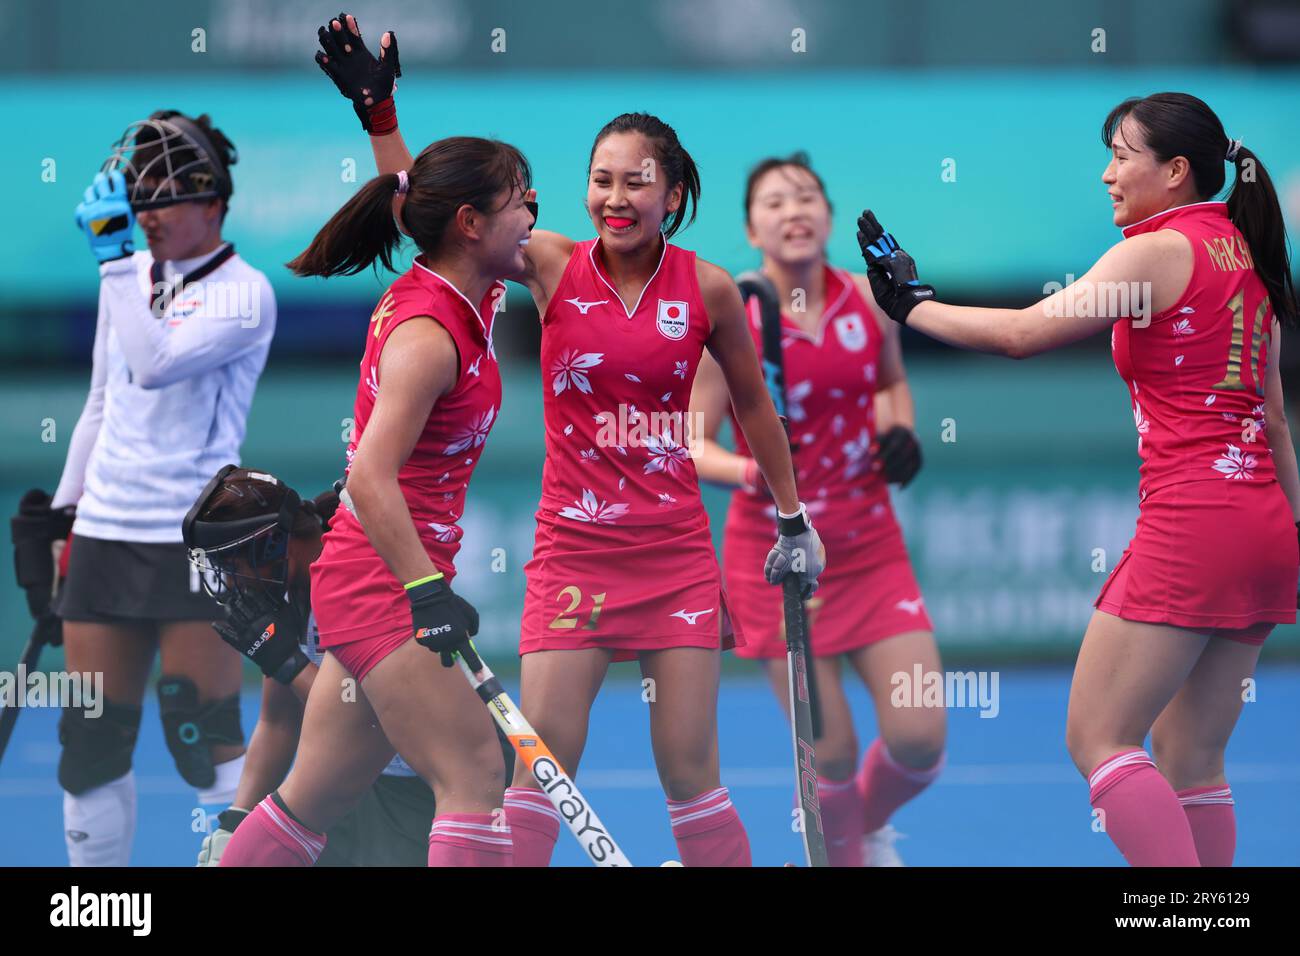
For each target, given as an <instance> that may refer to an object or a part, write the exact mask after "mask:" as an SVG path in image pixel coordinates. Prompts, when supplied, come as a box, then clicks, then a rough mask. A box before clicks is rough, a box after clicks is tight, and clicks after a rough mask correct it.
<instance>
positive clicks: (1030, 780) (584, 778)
mask: <svg viewBox="0 0 1300 956" xmlns="http://www.w3.org/2000/svg"><path fill="white" fill-rule="evenodd" d="M1227 776H1228V780H1229V781H1231V782H1232V783H1234V784H1236V783H1295V782H1300V765H1294V764H1271V763H1243V764H1232V765H1230V766H1229V767H1228V773H1227ZM790 777H791V769H790V768H789V767H732V768H727V769H724V770H723V771H722V782H723V783H724V784H725V785H726V786H727V787H728V788H730V789H732V790H764V789H773V788H778V789H779V788H785V787H789V786H790ZM1082 781H1083V778H1082V776H1080V775H1079V774H1078V773H1077V772H1075V770H1074V769H1073V768H1072V767H1070V766H1068V765H1065V764H1055V763H1040V764H1023V763H988V764H956V765H952V764H950V765H949V766H948V767H946V768H945V769H944V771H943V774H942V775H941V776H940V777H939V779H938V780H937V781H935V786H956V787H1006V786H1044V785H1046V786H1058V785H1072V784H1079V783H1082ZM578 782H579V783H580V784H581V785H582V787H583V789H585V790H592V791H596V790H659V789H660V783H659V775H658V774H656V773H655V771H653V770H648V769H647V770H632V769H629V770H587V771H584V772H583V773H581V774H580V775H579V777H578ZM136 790H137V792H138V793H140V794H162V795H168V794H178V793H190V794H192V793H194V788H192V787H190V786H188V785H187V784H186V783H185V782H184V781H182V780H181V779H180V778H179V777H176V776H137V777H136ZM60 793H62V790H61V789H60V788H59V785H58V783H57V781H55V780H54V776H53V774H51V775H50V776H49V777H17V778H10V779H8V780H0V799H2V798H5V797H37V796H57V795H58V794H60Z"/></svg>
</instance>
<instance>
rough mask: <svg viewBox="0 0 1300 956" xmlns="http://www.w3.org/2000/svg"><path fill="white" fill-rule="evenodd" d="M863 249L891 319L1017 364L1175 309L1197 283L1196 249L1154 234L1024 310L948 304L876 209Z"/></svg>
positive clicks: (862, 233)
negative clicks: (1080, 301)
mask: <svg viewBox="0 0 1300 956" xmlns="http://www.w3.org/2000/svg"><path fill="white" fill-rule="evenodd" d="M858 245H859V247H860V248H861V249H862V256H863V258H864V259H865V260H866V263H867V277H868V278H869V279H870V280H871V290H872V293H873V294H874V295H875V297H876V302H877V303H878V304H879V305H880V307H881V308H882V309H883V310H884V311H885V314H886V315H888V316H889V317H890V318H891V319H893V320H894V321H895V322H898V323H899V324H903V325H907V326H908V327H909V328H913V329H916V330H918V331H920V332H924V333H925V334H926V335H928V336H930V337H931V338H935V339H938V340H939V341H941V342H946V343H947V344H949V345H955V346H958V347H959V348H967V349H973V350H975V351H977V352H991V353H994V354H997V355H1005V356H1008V357H1010V358H1028V357H1030V356H1032V355H1037V354H1039V353H1040V352H1047V351H1050V350H1052V349H1056V348H1060V347H1062V346H1064V345H1069V344H1070V343H1072V342H1077V341H1079V340H1080V339H1085V338H1087V337H1088V336H1090V335H1094V334H1096V333H1097V332H1100V331H1102V330H1104V329H1107V328H1109V327H1110V326H1112V325H1113V324H1114V323H1115V322H1116V321H1118V320H1119V319H1126V318H1138V319H1140V318H1142V317H1143V316H1148V317H1149V316H1150V315H1153V314H1155V313H1157V312H1159V311H1160V310H1161V309H1162V308H1167V307H1168V306H1170V305H1172V304H1173V303H1174V301H1175V300H1176V299H1177V298H1178V296H1180V295H1181V294H1182V292H1183V290H1184V289H1185V288H1186V286H1187V282H1188V280H1189V279H1190V277H1191V265H1192V263H1191V249H1190V247H1189V246H1188V244H1187V242H1186V240H1185V239H1183V238H1181V237H1180V236H1177V235H1165V234H1159V233H1151V234H1147V235H1140V236H1134V237H1132V238H1129V239H1124V240H1122V241H1120V242H1119V243H1116V244H1115V245H1114V246H1112V247H1111V248H1110V249H1109V250H1107V251H1106V253H1105V255H1103V256H1102V257H1101V258H1100V259H1098V260H1097V263H1096V264H1095V265H1094V266H1093V267H1092V268H1091V269H1089V270H1088V272H1087V273H1086V274H1085V275H1084V276H1083V277H1082V278H1080V279H1079V280H1078V281H1077V282H1074V283H1071V285H1069V286H1066V287H1065V288H1063V289H1061V290H1060V291H1058V292H1055V293H1053V294H1052V295H1050V296H1048V297H1047V298H1045V299H1043V300H1041V301H1040V302H1037V303H1035V304H1034V305H1031V306H1027V307H1026V308H1023V309H983V308H971V307H968V306H957V305H948V304H946V303H942V302H939V301H937V300H936V299H935V291H934V288H933V287H932V286H928V285H924V284H922V283H921V281H920V280H919V279H918V278H917V270H916V263H915V261H914V260H913V259H912V257H911V256H909V255H908V254H907V253H906V252H904V251H903V250H902V249H901V248H899V245H898V242H897V241H896V240H895V239H894V237H893V236H892V235H890V234H889V233H887V232H885V230H884V229H883V228H882V227H881V225H880V223H879V222H877V221H876V217H875V215H874V214H873V213H872V212H871V210H867V211H865V212H864V213H863V214H862V217H861V218H860V219H859V220H858ZM1120 286H1123V287H1125V288H1134V289H1140V290H1142V292H1140V293H1139V294H1138V295H1136V296H1122V297H1119V296H1117V297H1112V298H1108V297H1106V296H1094V298H1095V302H1096V307H1095V308H1088V309H1076V308H1072V307H1071V305H1070V303H1071V302H1072V301H1073V300H1074V298H1075V296H1076V294H1077V292H1078V290H1079V289H1089V288H1091V289H1092V290H1093V291H1094V292H1095V291H1096V290H1099V289H1100V290H1105V289H1108V288H1112V287H1113V288H1119V287H1120Z"/></svg>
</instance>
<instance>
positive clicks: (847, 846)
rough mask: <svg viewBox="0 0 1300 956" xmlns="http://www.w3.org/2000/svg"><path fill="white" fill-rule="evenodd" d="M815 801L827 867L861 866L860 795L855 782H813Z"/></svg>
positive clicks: (821, 780) (820, 779) (818, 780)
mask: <svg viewBox="0 0 1300 956" xmlns="http://www.w3.org/2000/svg"><path fill="white" fill-rule="evenodd" d="M817 801H818V803H819V804H820V806H821V811H822V833H823V834H824V835H825V836H826V858H827V860H828V861H829V862H830V865H831V866H861V865H862V834H863V832H864V831H863V829H862V794H861V793H859V792H858V782H857V780H855V779H853V778H852V777H850V778H849V779H848V780H827V779H826V778H825V777H819V778H818V779H817Z"/></svg>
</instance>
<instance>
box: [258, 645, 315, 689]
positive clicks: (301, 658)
mask: <svg viewBox="0 0 1300 956" xmlns="http://www.w3.org/2000/svg"><path fill="white" fill-rule="evenodd" d="M310 663H311V659H310V658H308V657H307V655H306V654H304V653H303V652H302V648H301V647H298V646H297V645H296V644H295V645H294V648H293V650H292V651H290V652H289V656H288V657H286V658H285V659H284V660H283V661H282V662H281V663H280V666H278V667H276V668H275V670H274V672H273V673H269V674H267V675H266V676H267V677H269V678H271V679H272V680H274V681H278V682H279V683H281V684H284V685H285V686H286V687H287V686H288V685H289V684H292V683H293V681H294V678H295V677H297V676H298V675H299V674H301V673H302V671H303V668H305V667H306V666H307V665H308V664H310Z"/></svg>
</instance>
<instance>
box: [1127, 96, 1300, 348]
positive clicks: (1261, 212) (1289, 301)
mask: <svg viewBox="0 0 1300 956" xmlns="http://www.w3.org/2000/svg"><path fill="white" fill-rule="evenodd" d="M1128 116H1132V117H1133V119H1134V121H1135V122H1136V123H1137V124H1138V126H1140V127H1141V129H1142V133H1143V136H1144V137H1145V140H1146V144H1147V146H1149V147H1150V148H1151V151H1152V153H1154V154H1155V157H1156V159H1158V160H1159V161H1160V162H1162V163H1166V162H1168V161H1169V160H1171V159H1173V158H1174V157H1175V156H1183V157H1185V158H1186V159H1187V162H1188V163H1189V164H1190V166H1191V170H1192V180H1193V182H1194V183H1195V184H1196V192H1197V194H1198V195H1199V196H1200V197H1201V199H1202V200H1209V199H1213V198H1214V197H1215V196H1217V195H1218V194H1219V191H1220V190H1222V189H1223V186H1224V183H1225V181H1226V175H1225V173H1224V169H1223V164H1224V163H1225V162H1230V163H1232V165H1233V168H1234V170H1236V176H1235V178H1234V180H1233V183H1232V191H1231V192H1230V193H1229V194H1228V199H1227V202H1228V217H1229V218H1230V219H1231V220H1232V224H1233V225H1234V226H1236V227H1237V229H1238V230H1240V232H1241V234H1242V236H1243V237H1244V238H1245V240H1246V245H1247V246H1248V247H1249V248H1250V253H1251V257H1252V258H1253V259H1254V260H1255V272H1256V273H1257V274H1258V275H1259V278H1260V280H1261V281H1262V282H1263V283H1264V287H1265V288H1266V289H1268V297H1269V301H1270V302H1271V303H1272V305H1273V314H1274V315H1275V316H1277V318H1278V319H1280V320H1281V321H1282V323H1283V324H1284V325H1287V326H1292V325H1295V324H1296V322H1297V319H1298V318H1300V309H1298V308H1297V303H1296V293H1295V283H1294V280H1293V279H1292V277H1291V256H1290V252H1289V250H1288V248H1287V237H1286V223H1285V221H1284V220H1283V218H1282V207H1281V204H1280V203H1279V202H1278V198H1277V191H1276V190H1275V189H1274V187H1273V180H1272V179H1271V178H1270V177H1269V175H1268V172H1267V171H1266V170H1265V169H1264V164H1263V163H1261V162H1260V161H1259V157H1258V156H1256V155H1255V154H1254V153H1253V152H1251V151H1250V150H1249V149H1247V148H1246V147H1245V146H1242V145H1241V141H1240V140H1235V141H1234V140H1230V139H1229V138H1228V135H1227V134H1226V133H1225V132H1224V130H1223V124H1222V123H1221V122H1219V117H1218V116H1216V115H1215V114H1214V111H1213V110H1211V109H1210V107H1209V106H1207V105H1206V104H1205V102H1204V101H1202V100H1199V99H1197V98H1196V97H1195V96H1191V95H1189V94H1187V93H1153V94H1152V95H1150V96H1144V97H1136V96H1135V97H1132V98H1130V99H1127V100H1125V101H1124V102H1123V103H1120V104H1119V105H1118V106H1116V107H1115V108H1114V109H1113V110H1111V111H1110V115H1109V116H1107V117H1106V122H1105V123H1103V124H1102V131H1101V135H1102V141H1103V142H1104V143H1105V145H1106V148H1107V149H1109V148H1110V145H1111V143H1112V142H1113V139H1114V134H1115V132H1116V130H1118V129H1119V127H1120V124H1121V123H1123V122H1124V119H1125V118H1126V117H1128Z"/></svg>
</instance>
